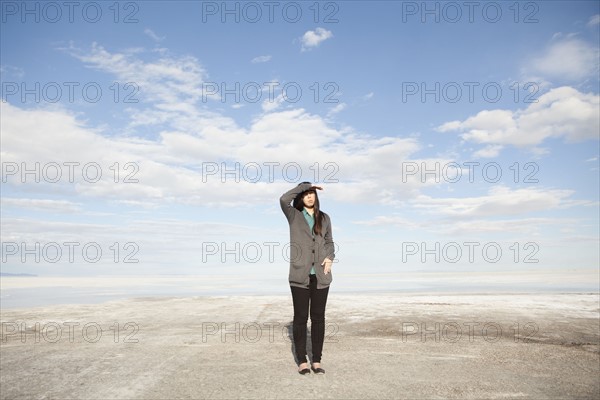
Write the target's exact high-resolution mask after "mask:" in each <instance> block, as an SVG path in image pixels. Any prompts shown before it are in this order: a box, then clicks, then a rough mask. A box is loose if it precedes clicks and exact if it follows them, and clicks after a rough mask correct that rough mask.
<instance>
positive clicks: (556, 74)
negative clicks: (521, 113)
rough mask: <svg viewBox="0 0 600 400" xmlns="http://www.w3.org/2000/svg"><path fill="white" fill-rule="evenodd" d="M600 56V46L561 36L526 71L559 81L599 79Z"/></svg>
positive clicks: (556, 36)
mask: <svg viewBox="0 0 600 400" xmlns="http://www.w3.org/2000/svg"><path fill="white" fill-rule="evenodd" d="M599 54H600V52H599V50H598V46H595V45H593V44H592V43H588V42H585V41H583V40H581V39H579V38H577V37H575V36H574V35H566V36H564V37H563V35H560V34H559V35H555V37H554V38H553V42H552V43H551V44H550V45H549V46H548V48H546V49H545V50H544V52H543V53H542V54H541V55H539V56H537V57H535V58H534V59H533V60H531V61H530V62H529V64H528V66H527V67H526V70H528V71H529V70H530V71H532V72H533V73H534V74H535V73H537V74H541V75H542V76H543V77H544V78H550V79H555V80H558V81H563V80H564V79H567V80H571V81H581V80H583V79H586V78H594V77H595V78H597V77H598V71H599V69H598V68H599V64H598V57H599Z"/></svg>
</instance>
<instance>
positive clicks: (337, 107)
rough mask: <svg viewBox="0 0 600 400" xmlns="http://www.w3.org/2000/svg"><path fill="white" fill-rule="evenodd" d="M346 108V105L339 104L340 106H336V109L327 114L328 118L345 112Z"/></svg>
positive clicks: (333, 108)
mask: <svg viewBox="0 0 600 400" xmlns="http://www.w3.org/2000/svg"><path fill="white" fill-rule="evenodd" d="M345 108H346V103H339V104H338V105H336V106H335V107H332V108H331V109H330V110H329V111H328V112H327V116H328V117H331V116H333V115H335V114H337V113H339V112H340V111H342V110H344V109H345Z"/></svg>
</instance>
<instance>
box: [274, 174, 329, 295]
mask: <svg viewBox="0 0 600 400" xmlns="http://www.w3.org/2000/svg"><path fill="white" fill-rule="evenodd" d="M311 186H312V184H310V183H302V184H300V185H298V186H296V187H295V188H293V189H291V190H289V191H287V192H286V193H284V194H283V195H282V196H281V197H280V198H279V204H280V205H281V209H282V210H283V213H284V214H285V216H286V218H287V220H288V223H289V225H290V246H289V247H290V274H289V282H290V285H291V286H297V287H301V288H305V289H308V288H309V282H310V279H309V276H308V275H309V273H310V269H311V267H312V264H313V262H314V264H315V272H316V274H317V289H324V288H326V287H329V284H330V283H331V282H332V280H333V276H332V274H331V271H329V273H328V274H327V275H325V272H324V269H323V266H322V265H321V263H322V262H323V260H325V258H326V257H328V258H329V259H330V260H331V261H333V259H334V257H335V253H334V245H333V236H332V234H331V220H330V219H329V215H327V214H325V213H324V212H323V211H321V213H322V214H323V226H322V228H321V235H315V237H314V238H313V237H312V233H311V231H310V227H309V226H308V222H306V219H305V218H304V215H303V214H302V211H299V210H297V209H296V208H294V207H293V206H292V205H291V204H290V203H291V202H292V201H293V200H294V198H295V197H296V196H297V195H298V194H300V193H302V192H304V191H305V190H308V189H310V188H311Z"/></svg>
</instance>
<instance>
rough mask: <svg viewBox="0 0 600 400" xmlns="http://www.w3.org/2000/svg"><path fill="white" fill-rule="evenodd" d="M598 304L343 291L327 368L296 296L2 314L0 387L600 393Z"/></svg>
mask: <svg viewBox="0 0 600 400" xmlns="http://www.w3.org/2000/svg"><path fill="white" fill-rule="evenodd" d="M599 307H600V304H599V295H598V294H597V293H596V294H487V295H486V294H481V295H459V294H456V295H453V294H444V295H436V294H410V295H408V294H405V295H403V294H391V293H386V294H383V293H382V294H379V295H371V294H369V295H365V294H356V295H351V294H337V293H335V292H334V291H331V292H330V295H329V299H328V304H327V312H326V323H327V332H326V338H325V344H324V350H323V358H322V367H323V368H324V369H325V370H326V374H325V375H314V374H312V373H311V374H310V375H304V376H303V375H300V374H298V373H297V366H296V363H295V360H294V355H293V354H294V353H293V345H292V342H291V340H290V338H291V321H292V317H293V315H292V299H291V295H290V296H236V297H228V296H220V297H191V298H138V299H130V300H119V301H112V302H107V303H103V304H92V305H65V306H52V307H36V308H28V309H13V310H3V311H2V315H1V322H2V338H1V347H0V353H1V354H0V355H1V357H0V395H1V396H0V397H1V398H2V399H50V398H52V399H59V398H60V399H63V398H65V399H174V398H185V399H298V398H326V399H448V398H460V399H498V398H502V399H506V398H511V399H512V398H518V399H598V398H600V332H599V331H600V320H599V318H600V317H599V315H600V314H599V313H600V308H599ZM59 333H60V336H59ZM309 335H310V321H309ZM308 356H309V360H310V358H311V356H312V355H311V347H310V336H309V338H308Z"/></svg>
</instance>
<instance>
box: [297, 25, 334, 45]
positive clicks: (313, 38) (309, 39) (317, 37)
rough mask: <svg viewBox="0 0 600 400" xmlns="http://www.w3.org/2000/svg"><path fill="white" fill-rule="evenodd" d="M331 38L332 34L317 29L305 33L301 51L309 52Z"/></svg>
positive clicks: (325, 30)
mask: <svg viewBox="0 0 600 400" xmlns="http://www.w3.org/2000/svg"><path fill="white" fill-rule="evenodd" d="M331 37H333V33H331V31H328V30H327V29H323V28H317V29H315V30H314V31H306V32H305V33H304V35H303V36H302V38H301V39H300V40H301V43H302V51H305V50H310V49H312V48H313V47H317V46H319V45H320V44H321V43H322V42H323V41H325V40H327V39H329V38H331Z"/></svg>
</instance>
